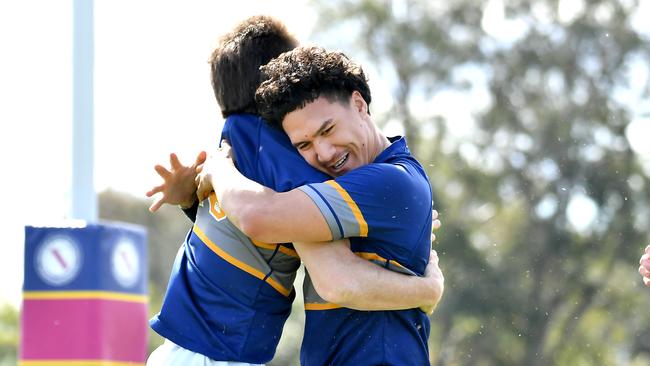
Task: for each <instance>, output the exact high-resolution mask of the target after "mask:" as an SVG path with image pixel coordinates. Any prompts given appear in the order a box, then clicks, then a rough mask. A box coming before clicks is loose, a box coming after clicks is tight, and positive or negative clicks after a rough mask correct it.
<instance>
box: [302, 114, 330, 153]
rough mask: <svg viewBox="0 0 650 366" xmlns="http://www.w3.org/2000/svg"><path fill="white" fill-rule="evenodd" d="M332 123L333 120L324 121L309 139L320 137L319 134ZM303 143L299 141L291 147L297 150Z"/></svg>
mask: <svg viewBox="0 0 650 366" xmlns="http://www.w3.org/2000/svg"><path fill="white" fill-rule="evenodd" d="M333 121H334V119H333V118H329V119H327V120H325V121H324V122H323V123H322V124H321V125H320V127H319V128H318V130H316V132H314V134H313V135H312V136H311V137H316V136H318V135H320V134H321V132H323V131H324V130H325V129H326V128H327V127H329V125H331V124H332V122H333ZM304 143H305V141H299V142H296V143H295V144H293V147H295V148H296V149H297V148H298V146H300V145H302V144H304Z"/></svg>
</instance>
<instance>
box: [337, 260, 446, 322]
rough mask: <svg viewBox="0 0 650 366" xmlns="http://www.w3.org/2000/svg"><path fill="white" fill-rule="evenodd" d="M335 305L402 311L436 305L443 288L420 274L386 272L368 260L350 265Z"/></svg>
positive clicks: (361, 308) (359, 308)
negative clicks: (345, 281) (342, 290)
mask: <svg viewBox="0 0 650 366" xmlns="http://www.w3.org/2000/svg"><path fill="white" fill-rule="evenodd" d="M348 283H350V285H349V286H346V289H347V291H344V292H343V293H341V295H340V298H339V299H338V300H339V302H338V303H337V304H339V305H341V306H345V307H347V308H352V309H357V310H402V309H411V308H417V307H425V306H426V307H433V306H435V305H437V303H438V301H439V300H440V296H441V294H442V289H441V288H440V289H438V288H436V287H434V286H431V285H430V283H429V282H428V281H427V280H426V279H424V278H423V277H417V276H410V275H405V274H401V273H397V272H393V271H389V270H387V269H384V268H382V267H379V266H378V265H376V264H374V263H371V262H369V261H367V260H364V259H361V258H359V261H358V262H357V263H356V264H354V265H353V266H351V270H350V271H349V273H348Z"/></svg>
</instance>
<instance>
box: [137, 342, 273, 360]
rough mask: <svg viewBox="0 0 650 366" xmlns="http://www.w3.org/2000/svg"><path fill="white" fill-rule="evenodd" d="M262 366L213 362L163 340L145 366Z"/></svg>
mask: <svg viewBox="0 0 650 366" xmlns="http://www.w3.org/2000/svg"><path fill="white" fill-rule="evenodd" d="M186 365H187V366H264V365H260V364H256V363H255V364H253V363H246V362H233V361H215V360H213V359H211V358H209V357H206V356H203V355H202V354H200V353H196V352H192V351H190V350H187V349H185V348H183V347H181V346H179V345H176V344H174V343H173V342H172V341H170V340H168V339H165V342H164V343H163V344H162V345H161V346H160V347H158V348H156V349H155V350H154V351H153V352H151V355H149V359H147V366H186Z"/></svg>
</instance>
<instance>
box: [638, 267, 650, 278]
mask: <svg viewBox="0 0 650 366" xmlns="http://www.w3.org/2000/svg"><path fill="white" fill-rule="evenodd" d="M639 274H640V275H641V276H643V277H647V278H650V270H648V268H646V267H644V266H639Z"/></svg>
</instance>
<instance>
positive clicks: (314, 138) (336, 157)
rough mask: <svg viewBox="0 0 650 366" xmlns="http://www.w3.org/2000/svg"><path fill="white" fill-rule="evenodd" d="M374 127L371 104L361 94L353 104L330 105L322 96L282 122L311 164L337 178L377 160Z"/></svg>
mask: <svg viewBox="0 0 650 366" xmlns="http://www.w3.org/2000/svg"><path fill="white" fill-rule="evenodd" d="M371 124H372V121H371V120H370V118H369V115H368V113H367V105H366V103H365V101H364V100H363V98H362V97H361V95H360V94H359V93H357V92H354V93H353V94H352V96H351V97H350V100H349V102H330V101H329V100H327V99H326V98H325V97H322V96H321V97H319V98H318V99H316V100H314V101H313V102H311V103H308V104H306V105H305V106H304V107H303V108H301V109H297V110H295V111H293V112H291V113H289V114H287V115H286V116H285V118H284V120H283V121H282V127H283V128H284V130H285V132H286V133H287V135H288V136H289V139H290V140H291V143H292V144H293V146H295V147H296V149H298V152H300V155H302V157H303V158H305V160H307V162H308V163H309V165H311V166H313V167H314V168H316V169H318V170H320V171H322V172H324V173H326V174H328V175H330V176H333V177H338V176H340V175H343V174H345V173H347V172H349V171H350V170H352V169H355V168H358V167H360V166H362V165H365V164H369V163H370V162H372V160H373V159H374V158H375V157H374V156H373V154H372V153H371V151H370V146H372V144H371V143H370V139H371V136H372V133H371V128H370V126H371Z"/></svg>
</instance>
